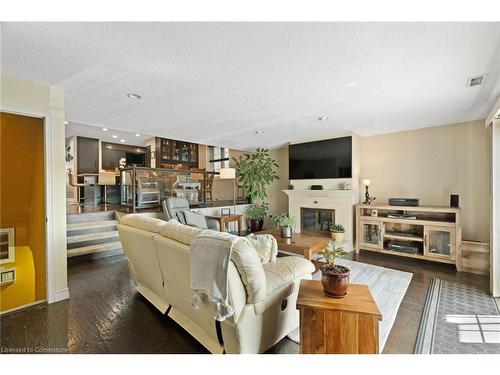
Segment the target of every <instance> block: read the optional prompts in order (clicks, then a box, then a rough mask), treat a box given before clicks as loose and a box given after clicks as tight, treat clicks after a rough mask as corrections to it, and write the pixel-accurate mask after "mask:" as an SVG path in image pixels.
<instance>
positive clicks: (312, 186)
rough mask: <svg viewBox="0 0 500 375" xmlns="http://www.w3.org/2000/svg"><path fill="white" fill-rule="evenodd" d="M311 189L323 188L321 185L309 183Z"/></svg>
mask: <svg viewBox="0 0 500 375" xmlns="http://www.w3.org/2000/svg"><path fill="white" fill-rule="evenodd" d="M311 190H323V185H311Z"/></svg>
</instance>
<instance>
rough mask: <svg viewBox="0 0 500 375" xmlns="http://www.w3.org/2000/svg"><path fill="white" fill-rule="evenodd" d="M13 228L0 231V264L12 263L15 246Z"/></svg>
mask: <svg viewBox="0 0 500 375" xmlns="http://www.w3.org/2000/svg"><path fill="white" fill-rule="evenodd" d="M14 235H15V232H14V228H1V229H0V264H4V263H12V262H14V261H15V260H16V259H15V254H16V245H15V242H14Z"/></svg>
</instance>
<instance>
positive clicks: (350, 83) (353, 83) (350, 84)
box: [345, 82, 358, 87]
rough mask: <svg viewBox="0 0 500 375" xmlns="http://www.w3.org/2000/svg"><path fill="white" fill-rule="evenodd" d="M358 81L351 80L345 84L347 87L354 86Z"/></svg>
mask: <svg viewBox="0 0 500 375" xmlns="http://www.w3.org/2000/svg"><path fill="white" fill-rule="evenodd" d="M357 84H358V83H357V82H349V83H348V84H346V85H345V87H352V86H356V85H357Z"/></svg>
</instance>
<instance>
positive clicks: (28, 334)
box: [0, 252, 488, 353]
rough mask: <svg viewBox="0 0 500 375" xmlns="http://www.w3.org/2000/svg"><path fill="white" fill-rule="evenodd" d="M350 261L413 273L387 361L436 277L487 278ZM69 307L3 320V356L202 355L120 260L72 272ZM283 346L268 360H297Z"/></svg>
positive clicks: (440, 267)
mask: <svg viewBox="0 0 500 375" xmlns="http://www.w3.org/2000/svg"><path fill="white" fill-rule="evenodd" d="M353 259H354V260H357V261H361V262H365V263H370V264H376V265H380V266H383V267H388V268H393V269H398V270H402V271H408V272H412V273H413V279H412V281H411V284H410V286H409V288H408V291H407V293H406V295H405V297H404V299H403V301H402V303H401V306H400V309H399V312H398V316H397V318H396V321H395V323H394V326H393V328H392V330H391V333H390V335H389V338H388V340H387V343H386V345H385V348H384V353H412V352H413V347H414V345H415V339H416V335H417V330H418V327H419V323H420V316H421V313H422V309H423V305H424V302H425V297H426V294H427V288H428V286H429V282H430V280H431V279H432V278H433V277H438V278H441V279H444V280H450V281H456V282H462V283H466V284H470V285H473V286H476V287H479V288H482V289H485V290H486V289H487V288H488V278H487V277H485V276H479V275H473V274H468V273H457V272H456V271H455V270H454V267H453V266H450V265H445V264H437V263H431V262H425V261H419V260H413V259H406V258H404V259H403V258H401V257H395V256H390V255H379V254H372V253H368V252H361V254H358V255H353ZM68 283H69V289H70V295H71V299H70V300H67V301H61V302H58V303H55V304H51V305H47V304H41V305H37V306H33V307H30V308H27V309H24V310H21V311H17V312H13V313H10V314H6V315H3V316H0V349H1V350H2V351H3V352H6V350H7V349H11V350H12V349H16V348H17V349H19V350H21V351H24V352H33V353H35V352H41V353H64V352H69V353H207V350H206V349H205V348H204V347H203V346H202V345H201V344H199V343H198V342H197V341H196V340H195V339H193V338H192V337H191V336H190V335H189V334H188V333H187V332H186V331H184V330H183V329H182V328H181V327H180V326H179V325H177V323H175V322H174V321H172V320H171V319H170V318H168V317H167V316H163V315H162V314H160V313H159V312H158V310H156V309H155V308H154V307H153V306H152V305H151V304H150V303H149V302H148V301H146V300H145V299H144V298H143V297H142V296H141V295H140V294H139V293H137V292H136V291H135V289H134V285H133V283H132V281H131V279H130V276H129V271H128V268H127V265H126V263H125V261H124V259H123V256H115V257H111V258H107V259H103V260H98V261H94V262H89V263H80V264H74V265H71V266H70V267H69V269H68ZM298 351H299V348H298V345H296V344H295V343H293V342H292V341H290V340H288V339H283V340H282V341H281V342H279V343H278V344H277V345H276V346H275V347H273V348H272V349H271V350H269V351H268V353H298Z"/></svg>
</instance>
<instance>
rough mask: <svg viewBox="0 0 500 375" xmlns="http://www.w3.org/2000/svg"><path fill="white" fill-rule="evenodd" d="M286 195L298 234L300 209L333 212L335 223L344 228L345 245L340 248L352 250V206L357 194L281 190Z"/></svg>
mask: <svg viewBox="0 0 500 375" xmlns="http://www.w3.org/2000/svg"><path fill="white" fill-rule="evenodd" d="M283 192H284V193H285V194H286V195H288V214H289V215H290V216H291V217H293V218H294V219H295V222H296V223H297V227H296V229H295V231H296V232H297V233H300V230H301V227H302V223H301V221H300V220H301V208H318V209H330V210H335V223H336V224H342V225H343V226H344V228H345V230H346V231H345V241H346V242H345V243H344V244H342V246H344V247H346V248H349V249H352V248H353V238H354V236H353V233H354V232H353V228H354V219H353V213H354V205H355V204H356V203H357V193H356V192H355V191H354V190H295V189H294V190H283Z"/></svg>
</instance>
